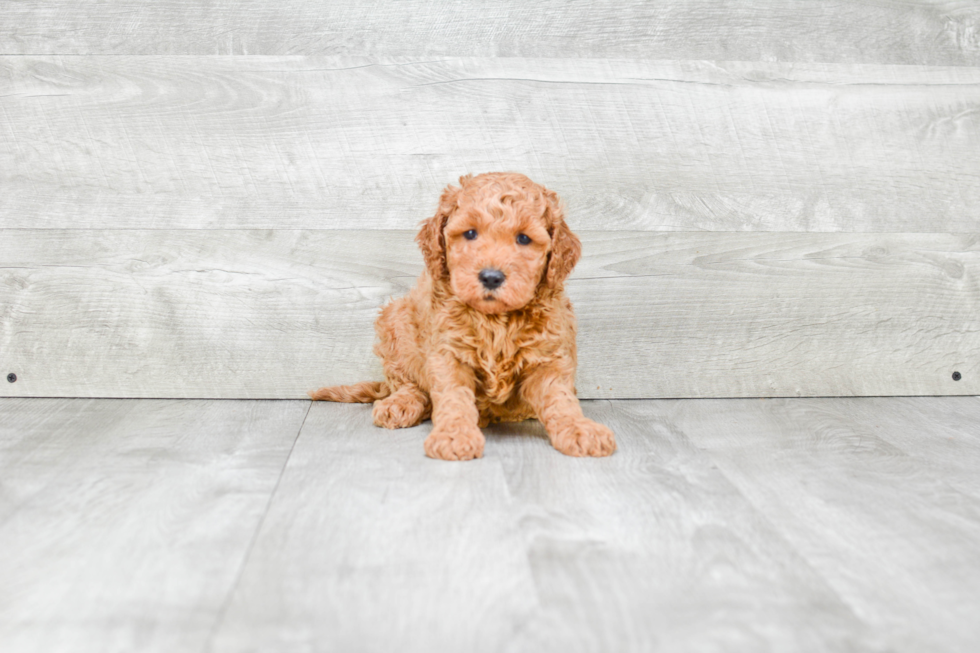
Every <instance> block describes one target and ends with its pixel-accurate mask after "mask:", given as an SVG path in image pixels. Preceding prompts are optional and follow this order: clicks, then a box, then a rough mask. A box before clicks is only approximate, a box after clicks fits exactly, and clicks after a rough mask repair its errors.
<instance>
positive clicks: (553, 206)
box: [545, 190, 582, 288]
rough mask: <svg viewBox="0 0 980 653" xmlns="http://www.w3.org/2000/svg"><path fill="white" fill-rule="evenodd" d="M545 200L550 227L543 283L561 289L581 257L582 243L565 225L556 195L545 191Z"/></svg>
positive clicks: (563, 214) (563, 215)
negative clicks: (548, 252)
mask: <svg viewBox="0 0 980 653" xmlns="http://www.w3.org/2000/svg"><path fill="white" fill-rule="evenodd" d="M545 198H546V199H547V200H548V207H547V208H546V209H545V213H546V214H547V215H548V223H549V224H550V225H551V253H550V254H549V255H548V256H549V258H548V271H547V272H546V273H545V283H546V284H547V285H548V287H550V288H561V287H562V284H563V283H564V282H565V279H566V278H568V275H569V274H571V272H572V268H574V267H575V264H576V263H578V259H579V257H580V256H582V242H581V241H580V240H579V239H578V236H576V235H575V234H573V233H572V230H571V229H569V228H568V225H567V224H565V213H564V211H563V210H562V207H561V203H560V201H559V199H558V195H556V194H555V193H554V192H552V191H550V190H549V191H545Z"/></svg>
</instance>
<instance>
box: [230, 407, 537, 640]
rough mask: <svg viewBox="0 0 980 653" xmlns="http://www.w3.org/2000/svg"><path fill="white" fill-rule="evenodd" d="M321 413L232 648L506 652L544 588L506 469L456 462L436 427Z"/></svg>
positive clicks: (266, 532)
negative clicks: (443, 457) (442, 453)
mask: <svg viewBox="0 0 980 653" xmlns="http://www.w3.org/2000/svg"><path fill="white" fill-rule="evenodd" d="M365 408H366V407H365V406H350V405H346V406H338V405H325V404H315V405H314V406H313V407H312V409H311V410H310V414H309V417H308V419H307V421H306V424H305V425H304V427H303V432H302V434H301V437H300V439H299V440H298V441H297V444H296V447H295V449H294V451H293V454H292V456H291V457H290V461H289V464H288V466H287V468H286V470H285V472H284V474H283V480H282V483H281V484H280V486H279V489H278V491H277V493H276V497H275V499H274V500H273V502H272V504H271V506H270V508H269V514H268V515H267V516H266V518H265V520H264V522H263V527H262V531H261V533H260V534H259V536H258V539H257V540H256V544H255V547H254V548H253V550H252V554H251V556H250V557H249V560H248V563H247V565H246V568H245V570H244V572H243V574H242V577H241V581H240V583H239V584H238V587H237V589H236V592H235V594H234V596H233V597H232V600H231V602H230V604H229V607H228V610H227V612H226V614H225V617H224V619H223V621H222V622H221V624H220V625H219V626H218V628H217V629H216V631H215V632H216V635H215V639H214V642H213V646H212V650H213V651H216V652H220V651H280V652H283V653H286V652H290V651H392V650H398V651H473V652H480V651H499V650H501V647H502V644H503V643H504V642H505V641H506V640H507V639H509V638H510V637H511V636H512V633H513V632H515V631H518V630H520V629H521V628H523V627H525V624H526V623H527V622H528V620H529V618H530V615H529V611H530V610H531V608H533V606H534V604H535V589H534V583H533V579H532V577H531V573H530V568H529V565H528V560H527V557H526V556H525V552H524V541H523V538H522V536H521V532H520V529H519V528H518V511H516V510H515V509H514V506H513V503H512V501H511V498H510V496H509V495H508V491H507V484H506V482H505V480H504V476H503V473H502V471H501V467H500V462H499V461H495V460H491V459H489V458H488V459H485V460H479V461H475V462H472V463H469V464H465V465H463V464H460V465H447V464H445V462H444V461H437V460H431V459H428V458H426V457H425V455H424V453H423V451H422V439H423V436H422V435H421V431H423V430H428V428H429V427H428V426H425V427H415V428H411V429H403V430H399V431H394V432H393V431H387V430H385V429H379V428H376V427H374V426H373V425H372V424H371V416H370V411H369V410H365Z"/></svg>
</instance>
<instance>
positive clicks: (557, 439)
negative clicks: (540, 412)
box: [551, 417, 616, 456]
mask: <svg viewBox="0 0 980 653" xmlns="http://www.w3.org/2000/svg"><path fill="white" fill-rule="evenodd" d="M551 444H552V445H553V446H554V447H555V449H557V450H558V451H560V452H562V453H563V454H565V455H566V456H608V455H610V454H611V453H612V452H613V451H615V450H616V436H614V435H613V432H612V431H611V430H610V429H609V428H608V427H606V426H603V425H602V424H599V423H598V422H593V421H592V420H590V419H588V418H586V417H583V418H582V419H579V420H575V421H574V422H572V423H571V424H568V425H563V426H562V427H561V428H560V429H559V430H558V431H556V432H555V433H553V434H551Z"/></svg>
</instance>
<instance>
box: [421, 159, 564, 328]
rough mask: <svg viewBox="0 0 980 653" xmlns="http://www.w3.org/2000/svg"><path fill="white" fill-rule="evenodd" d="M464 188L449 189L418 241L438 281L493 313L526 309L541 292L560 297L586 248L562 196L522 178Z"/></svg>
mask: <svg viewBox="0 0 980 653" xmlns="http://www.w3.org/2000/svg"><path fill="white" fill-rule="evenodd" d="M459 183H460V187H459V188H457V187H454V186H449V187H447V188H446V190H445V191H444V192H443V194H442V197H441V199H440V201H439V209H438V210H437V211H436V214H435V215H434V216H432V217H431V218H429V219H428V220H426V221H424V222H423V223H422V229H421V230H420V231H419V234H418V236H417V237H416V239H415V240H416V242H418V244H419V248H420V249H421V250H422V255H423V257H424V258H425V264H426V266H427V267H428V269H429V273H430V274H431V275H432V278H433V279H441V280H445V281H448V283H449V286H450V288H451V289H452V292H453V293H454V294H455V295H456V297H458V298H459V299H460V300H461V301H463V302H465V303H466V304H468V305H469V306H470V307H472V308H474V309H476V310H478V311H481V312H483V313H487V314H494V313H504V312H507V311H513V310H517V309H519V308H522V307H523V306H525V305H527V304H528V302H530V301H531V300H532V299H534V297H535V295H536V294H537V293H538V292H540V291H541V289H543V288H548V289H553V290H560V289H561V287H562V284H563V282H564V281H565V278H566V277H567V276H568V275H569V273H571V271H572V268H574V267H575V263H576V262H578V259H579V256H580V254H581V251H582V246H581V243H580V242H579V239H578V238H577V237H576V236H575V234H573V233H572V232H571V231H570V230H569V229H568V226H567V225H566V224H565V219H564V215H563V213H562V209H561V206H560V203H559V200H558V196H557V195H556V194H555V193H553V192H552V191H550V190H548V189H547V188H545V187H544V186H540V185H538V184H535V183H534V182H533V181H531V180H530V179H528V178H527V177H525V176H524V175H521V174H517V173H501V172H494V173H487V174H483V175H478V176H476V177H471V176H468V175H467V176H464V177H460V179H459Z"/></svg>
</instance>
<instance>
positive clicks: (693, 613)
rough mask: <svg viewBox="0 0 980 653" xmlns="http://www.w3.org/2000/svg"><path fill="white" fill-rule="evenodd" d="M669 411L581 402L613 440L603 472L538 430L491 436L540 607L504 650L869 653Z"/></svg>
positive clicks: (851, 618) (825, 588)
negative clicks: (614, 447)
mask: <svg viewBox="0 0 980 653" xmlns="http://www.w3.org/2000/svg"><path fill="white" fill-rule="evenodd" d="M693 403H694V407H692V410H694V411H696V407H697V405H699V402H693ZM736 404H737V405H740V404H738V402H736ZM673 405H674V402H654V401H640V402H613V403H608V402H586V403H585V404H584V409H585V413H586V414H587V415H588V416H589V417H590V418H592V419H595V420H597V421H600V422H602V423H604V424H606V425H608V426H609V427H610V428H612V429H613V431H614V432H615V433H616V438H617V443H618V446H619V449H618V451H617V452H616V453H615V454H614V455H613V456H611V457H610V458H607V459H602V460H591V459H573V458H568V457H565V456H561V455H556V452H555V451H554V449H552V447H551V446H550V444H549V442H548V440H547V438H546V437H545V435H544V431H543V429H542V428H541V426H540V424H538V423H537V422H524V423H521V424H508V425H501V426H495V427H494V428H492V429H488V430H487V432H488V442H487V448H486V454H485V455H486V457H487V458H489V459H501V460H502V464H503V468H504V472H505V475H506V479H507V484H508V487H509V489H510V492H511V495H512V496H513V502H514V503H515V504H516V505H517V506H518V507H519V510H520V514H521V522H520V523H521V526H522V529H523V530H524V533H525V540H526V542H527V555H528V559H529V560H530V564H531V569H532V572H533V573H534V581H535V585H536V588H537V596H538V600H539V603H540V605H539V608H538V611H537V613H536V614H534V616H533V618H532V619H530V620H529V623H528V625H527V627H526V628H525V629H523V630H522V631H521V632H519V633H518V634H517V635H516V637H515V640H516V641H515V645H513V646H512V647H511V648H510V649H508V650H515V651H556V652H558V651H568V652H578V651H581V652H583V653H585V652H589V651H829V650H835V651H842V650H873V649H872V648H871V645H872V644H873V643H874V641H875V633H873V632H872V630H871V629H870V628H868V626H867V625H866V624H865V623H862V621H861V619H860V618H859V617H858V616H857V615H856V614H855V613H854V611H853V610H852V609H851V608H850V607H849V606H848V605H847V604H846V603H845V602H844V601H843V600H842V599H841V597H840V596H838V595H837V593H836V592H835V591H834V590H833V589H832V588H831V587H830V586H829V585H828V584H827V583H826V581H825V580H824V579H823V578H821V577H820V576H819V575H818V574H816V573H814V570H813V569H812V568H811V567H810V566H808V565H807V564H806V562H805V561H804V560H803V559H802V558H801V557H800V556H799V554H797V553H796V551H795V550H794V549H793V547H791V546H790V545H789V544H788V543H787V542H786V540H785V539H784V538H783V537H782V535H781V534H780V532H779V524H778V523H776V524H773V523H770V522H768V521H767V520H766V519H765V518H764V517H763V516H762V515H761V514H759V513H758V512H757V511H756V510H755V508H754V507H753V506H752V505H751V504H750V503H749V502H748V501H746V500H745V497H743V496H742V495H741V493H740V492H739V491H738V490H736V489H735V487H734V486H733V485H732V483H731V482H730V481H728V479H726V478H725V477H724V476H723V475H722V474H721V473H720V472H719V471H718V469H717V467H716V466H715V465H714V464H713V462H712V460H711V459H710V458H709V457H708V455H706V453H705V452H703V451H701V450H699V449H698V448H697V447H696V446H695V445H693V444H692V443H691V440H690V439H689V437H688V434H687V433H686V428H685V427H686V424H678V423H676V422H674V421H672V420H671V419H670V417H669V415H670V413H669V411H668V409H667V407H671V406H673ZM726 414H731V413H726ZM771 446H773V447H775V446H777V445H776V440H773V441H772V444H771ZM760 453H761V452H760ZM763 482H764V480H763Z"/></svg>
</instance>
